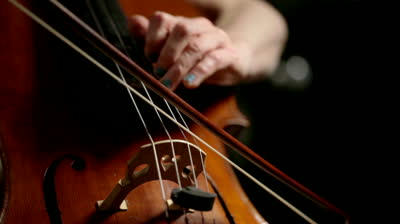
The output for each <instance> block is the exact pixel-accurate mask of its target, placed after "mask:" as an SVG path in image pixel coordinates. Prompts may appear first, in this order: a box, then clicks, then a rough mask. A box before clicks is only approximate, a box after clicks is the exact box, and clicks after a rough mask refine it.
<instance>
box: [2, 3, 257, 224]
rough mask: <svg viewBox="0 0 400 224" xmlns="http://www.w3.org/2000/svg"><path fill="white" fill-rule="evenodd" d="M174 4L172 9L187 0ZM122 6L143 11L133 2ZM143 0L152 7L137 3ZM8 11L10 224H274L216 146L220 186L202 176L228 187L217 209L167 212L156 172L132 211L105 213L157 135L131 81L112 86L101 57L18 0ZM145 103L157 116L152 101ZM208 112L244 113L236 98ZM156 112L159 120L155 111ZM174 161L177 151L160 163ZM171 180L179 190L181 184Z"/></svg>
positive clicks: (220, 117) (5, 158)
mask: <svg viewBox="0 0 400 224" xmlns="http://www.w3.org/2000/svg"><path fill="white" fill-rule="evenodd" d="M138 2H139V1H138ZM160 2H163V1H160ZM168 2H169V3H168V4H169V5H168V7H171V6H174V5H175V4H177V3H171V1H168ZM147 3H149V2H147ZM132 4H133V3H132ZM138 4H139V5H140V4H141V3H138ZM133 5H134V4H133ZM122 6H123V8H124V10H126V12H127V13H134V12H135V11H134V10H132V8H129V3H128V1H124V2H122ZM140 7H143V8H145V6H139V7H136V8H134V9H135V10H139V11H140V10H141V8H140ZM171 8H176V9H181V10H185V8H182V7H171ZM161 10H168V9H167V8H166V9H163V8H161ZM185 11H186V12H187V10H185ZM136 13H140V12H136ZM173 13H174V12H173ZM176 13H179V12H176ZM0 14H1V15H3V18H2V20H0V24H1V27H2V29H1V30H2V31H1V38H2V41H1V43H0V49H1V51H0V60H1V65H2V72H1V75H0V153H1V154H0V155H1V175H0V176H1V180H0V181H1V182H0V184H1V186H0V188H1V192H0V194H1V195H0V199H1V202H0V209H1V210H0V223H5V224H19V223H43V224H45V223H49V224H53V223H66V224H69V223H73V224H75V223H82V224H83V223H119V224H124V223H130V224H136V223H265V220H264V219H263V218H262V217H261V215H260V214H258V213H257V211H256V209H255V208H254V207H253V206H252V204H251V203H250V201H249V199H248V198H247V197H246V194H245V193H244V192H243V190H242V188H241V186H240V183H239V182H238V181H237V179H236V176H235V174H234V172H233V170H232V168H231V167H230V165H229V164H228V163H226V162H225V161H224V160H223V159H222V158H220V157H218V156H217V155H215V154H213V153H212V152H211V151H209V150H207V149H203V150H204V151H205V153H206V154H207V157H206V159H205V163H206V167H207V172H208V175H209V176H210V177H212V179H213V180H214V182H215V185H216V186H217V188H212V187H211V184H210V183H209V182H208V180H206V178H205V175H204V172H203V173H201V174H199V175H198V176H197V180H198V183H199V184H198V185H199V187H200V188H202V189H208V191H210V192H214V193H218V195H219V197H218V198H217V199H216V201H215V204H214V207H213V210H212V211H208V212H200V211H194V212H192V211H185V212H183V213H182V214H179V215H177V216H176V217H173V216H172V215H171V214H169V215H168V218H166V214H165V213H166V203H165V199H163V197H162V195H163V193H162V190H161V188H160V183H159V182H158V181H156V180H153V181H148V182H145V183H143V184H140V185H139V186H137V187H136V188H134V189H133V190H132V191H131V192H130V193H129V195H128V196H127V198H126V199H125V201H126V205H127V210H126V211H118V212H107V213H102V212H99V211H98V209H97V208H96V203H97V202H98V201H100V200H104V199H105V198H106V197H107V196H108V195H109V194H110V192H111V191H112V190H113V188H114V187H115V186H116V185H117V184H118V182H119V180H121V179H122V178H123V177H124V176H125V173H126V172H127V163H128V161H130V160H131V159H132V158H133V157H134V156H135V155H137V154H138V153H139V152H140V151H141V147H142V146H143V145H146V144H149V143H150V140H149V138H148V137H147V135H146V132H145V131H144V129H143V126H142V124H141V123H140V121H139V119H138V118H137V114H136V112H135V110H133V109H132V104H129V105H127V103H128V102H129V98H128V97H127V93H126V89H124V88H121V89H117V90H116V88H117V87H116V86H117V84H115V85H114V83H113V84H108V83H109V82H113V81H112V80H110V79H109V78H104V77H103V76H104V74H103V76H101V75H100V76H99V75H98V73H99V71H97V70H96V68H95V67H94V66H93V65H89V64H90V63H89V62H87V61H85V59H79V57H80V56H79V55H77V54H76V53H73V52H72V50H70V49H68V47H67V46H64V44H63V43H61V42H60V41H59V40H58V39H56V38H55V37H53V36H52V35H51V34H49V33H47V31H44V30H42V28H41V27H39V26H38V25H37V24H35V23H34V22H33V21H32V20H31V19H30V18H28V17H27V16H26V15H24V14H23V13H21V12H20V11H18V10H17V9H16V8H15V7H13V6H12V5H11V4H8V3H7V2H5V1H2V3H1V7H0ZM144 14H146V13H144ZM194 14H195V13H193V14H192V15H194ZM92 71H93V72H92ZM82 77H83V78H82ZM122 94H125V95H124V96H123V97H122ZM120 98H123V99H120ZM144 110H145V111H146V113H145V114H147V111H151V110H152V109H151V108H150V109H147V110H146V109H144ZM202 112H203V113H204V114H205V116H206V117H207V118H209V119H210V121H211V122H213V123H215V124H218V126H220V127H221V128H224V127H226V126H229V125H230V124H232V121H234V120H240V119H243V118H242V117H241V114H240V113H239V112H238V110H237V108H236V105H235V101H234V98H232V97H223V98H221V100H218V102H213V103H212V104H211V105H209V106H208V107H207V108H205V109H203V110H202ZM147 119H148V120H149V123H155V122H157V118H156V116H154V115H153V116H149V117H147ZM150 126H151V131H152V133H155V134H154V135H153V139H154V141H156V142H157V141H162V140H168V138H167V137H166V135H165V133H164V132H163V130H161V131H159V130H158V131H157V130H156V128H154V127H156V126H157V125H150ZM158 127H159V125H158ZM169 130H170V131H169V133H170V135H171V136H172V138H173V139H182V140H184V138H183V137H182V134H181V132H180V131H179V129H178V128H176V127H175V128H170V129H169ZM193 132H195V133H196V134H197V135H199V136H202V138H203V139H205V140H206V141H207V142H208V143H209V144H210V145H212V146H214V147H215V148H218V149H220V150H221V152H223V150H224V145H223V144H222V143H221V142H220V141H219V140H218V138H216V137H215V136H213V135H212V134H210V133H209V132H207V131H204V130H203V129H202V128H198V127H197V126H195V125H193ZM161 156H162V155H161ZM168 156H170V157H168V158H169V159H170V158H171V155H168ZM150 158H153V157H151V156H149V159H150ZM163 162H164V163H163ZM166 163H171V159H170V160H169V161H162V162H160V165H161V166H163V165H165V164H166ZM71 164H73V165H71ZM161 172H163V171H161ZM162 183H163V186H164V188H165V195H166V196H167V198H169V196H170V192H171V191H172V190H173V189H175V188H177V187H178V184H177V183H176V182H174V181H170V180H163V181H162Z"/></svg>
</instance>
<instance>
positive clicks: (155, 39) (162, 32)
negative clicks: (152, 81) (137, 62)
mask: <svg viewBox="0 0 400 224" xmlns="http://www.w3.org/2000/svg"><path fill="white" fill-rule="evenodd" d="M149 22H150V24H149V29H148V32H147V34H146V44H145V54H146V55H147V56H148V57H149V58H150V60H151V61H153V62H156V61H157V58H158V54H159V52H160V51H161V48H162V46H163V45H164V43H165V41H166V39H167V37H168V33H169V31H170V30H171V29H172V27H173V26H174V24H175V23H176V19H175V17H173V16H172V15H170V14H168V13H165V12H155V13H154V14H153V15H152V16H151V18H150V20H149Z"/></svg>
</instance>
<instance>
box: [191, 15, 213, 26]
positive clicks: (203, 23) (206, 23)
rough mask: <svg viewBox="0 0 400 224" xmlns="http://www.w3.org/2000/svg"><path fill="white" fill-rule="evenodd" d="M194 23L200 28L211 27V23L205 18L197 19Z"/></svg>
mask: <svg viewBox="0 0 400 224" xmlns="http://www.w3.org/2000/svg"><path fill="white" fill-rule="evenodd" d="M195 21H196V22H197V23H198V24H199V25H200V26H213V23H212V22H211V21H210V20H209V19H207V18H206V17H197V18H195Z"/></svg>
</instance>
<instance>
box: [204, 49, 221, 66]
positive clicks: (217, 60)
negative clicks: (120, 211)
mask: <svg viewBox="0 0 400 224" xmlns="http://www.w3.org/2000/svg"><path fill="white" fill-rule="evenodd" d="M207 57H208V58H209V59H210V60H212V61H213V63H215V64H218V63H222V62H223V60H224V58H223V57H222V56H221V55H220V54H218V53H216V52H212V53H210V54H208V55H207Z"/></svg>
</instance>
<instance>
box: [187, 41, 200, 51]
mask: <svg viewBox="0 0 400 224" xmlns="http://www.w3.org/2000/svg"><path fill="white" fill-rule="evenodd" d="M186 48H187V50H188V51H189V52H194V53H195V52H201V51H202V49H203V47H202V44H201V43H200V42H199V41H196V40H192V41H189V43H188V44H187V47H186Z"/></svg>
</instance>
